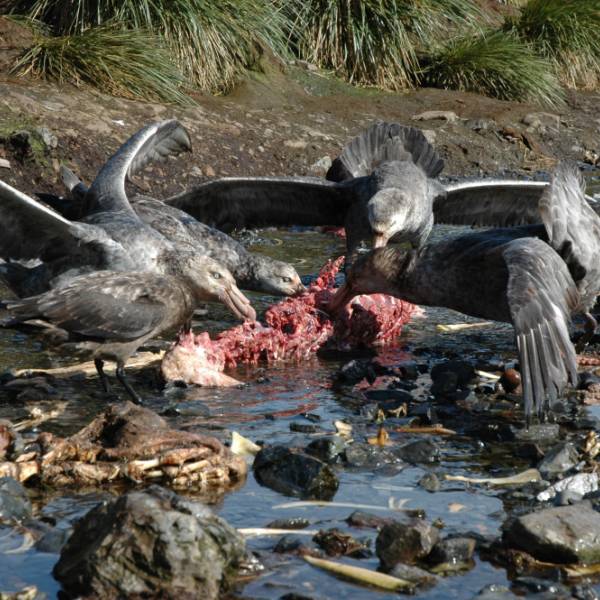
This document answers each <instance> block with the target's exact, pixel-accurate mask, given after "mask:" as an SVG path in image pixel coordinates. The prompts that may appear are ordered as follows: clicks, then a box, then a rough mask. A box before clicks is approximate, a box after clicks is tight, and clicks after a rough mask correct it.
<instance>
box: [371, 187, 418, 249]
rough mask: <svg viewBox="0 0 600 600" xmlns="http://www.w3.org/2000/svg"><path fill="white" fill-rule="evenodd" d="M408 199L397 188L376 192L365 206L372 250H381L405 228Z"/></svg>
mask: <svg viewBox="0 0 600 600" xmlns="http://www.w3.org/2000/svg"><path fill="white" fill-rule="evenodd" d="M409 202H410V198H409V197H408V195H407V194H406V193H405V192H404V191H402V190H400V189H397V188H391V189H384V190H380V191H379V192H377V193H376V194H375V195H374V196H373V197H372V198H371V199H370V200H369V203H368V204H367V211H368V217H369V225H370V226H371V229H372V231H373V248H383V247H384V246H385V245H386V244H387V243H388V242H389V240H390V239H391V238H392V237H393V236H394V235H395V234H396V233H398V232H399V231H402V230H403V229H404V227H405V223H406V217H407V213H408V208H409V206H410V204H409Z"/></svg>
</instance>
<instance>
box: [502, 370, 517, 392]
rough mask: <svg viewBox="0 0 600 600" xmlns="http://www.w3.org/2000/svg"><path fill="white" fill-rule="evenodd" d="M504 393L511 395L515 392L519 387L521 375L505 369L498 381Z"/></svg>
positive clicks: (515, 371)
mask: <svg viewBox="0 0 600 600" xmlns="http://www.w3.org/2000/svg"><path fill="white" fill-rule="evenodd" d="M498 383H500V384H501V385H502V387H503V388H504V390H505V391H506V392H508V393H509V394H512V393H513V392H516V391H517V390H518V389H519V387H520V385H521V373H519V371H517V370H516V369H506V370H505V371H504V372H503V373H502V375H501V376H500V379H499V381H498Z"/></svg>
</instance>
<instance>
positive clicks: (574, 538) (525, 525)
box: [505, 501, 600, 563]
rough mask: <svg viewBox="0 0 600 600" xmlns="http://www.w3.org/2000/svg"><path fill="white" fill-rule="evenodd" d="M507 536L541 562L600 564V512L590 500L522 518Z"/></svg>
mask: <svg viewBox="0 0 600 600" xmlns="http://www.w3.org/2000/svg"><path fill="white" fill-rule="evenodd" d="M505 536H506V539H507V541H508V543H509V544H511V545H513V546H516V547H518V548H521V549H523V550H525V551H526V552H528V553H529V554H531V555H532V556H534V557H535V558H537V559H539V560H547V561H551V562H555V563H573V562H583V563H597V562H600V513H598V512H596V511H595V510H594V509H593V508H592V506H591V504H590V503H589V502H587V501H584V502H580V503H579V504H575V505H572V506H561V507H558V508H547V509H544V510H540V511H537V512H533V513H530V514H528V515H524V516H522V517H519V518H518V519H515V520H514V521H513V522H512V523H511V524H510V526H509V527H508V529H507V531H506V532H505Z"/></svg>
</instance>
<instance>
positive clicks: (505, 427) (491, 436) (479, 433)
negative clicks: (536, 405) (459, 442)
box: [467, 422, 515, 442]
mask: <svg viewBox="0 0 600 600" xmlns="http://www.w3.org/2000/svg"><path fill="white" fill-rule="evenodd" d="M467 435H469V436H471V437H474V438H476V439H479V440H482V441H484V442H511V441H513V440H514V439H515V432H514V430H513V428H512V427H511V426H510V425H509V424H508V423H497V422H493V423H486V422H482V423H475V424H474V426H473V427H470V428H469V429H468V430H467Z"/></svg>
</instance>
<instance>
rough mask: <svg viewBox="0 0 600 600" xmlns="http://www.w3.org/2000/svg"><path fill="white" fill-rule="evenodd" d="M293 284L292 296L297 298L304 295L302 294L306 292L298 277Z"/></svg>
mask: <svg viewBox="0 0 600 600" xmlns="http://www.w3.org/2000/svg"><path fill="white" fill-rule="evenodd" d="M295 283H296V285H295V287H294V292H293V295H294V296H299V295H300V294H304V292H305V291H306V287H305V286H304V284H303V283H302V281H301V280H300V277H298V279H297V281H296V282H295Z"/></svg>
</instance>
